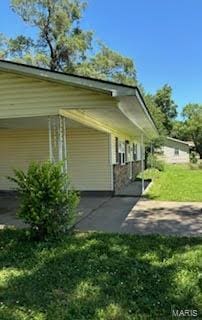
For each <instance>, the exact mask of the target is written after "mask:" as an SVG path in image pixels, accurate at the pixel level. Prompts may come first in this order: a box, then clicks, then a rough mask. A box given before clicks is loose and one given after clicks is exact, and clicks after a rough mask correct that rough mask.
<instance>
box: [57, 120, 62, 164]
mask: <svg viewBox="0 0 202 320" xmlns="http://www.w3.org/2000/svg"><path fill="white" fill-rule="evenodd" d="M58 158H59V161H62V160H63V122H62V117H61V116H59V119H58Z"/></svg>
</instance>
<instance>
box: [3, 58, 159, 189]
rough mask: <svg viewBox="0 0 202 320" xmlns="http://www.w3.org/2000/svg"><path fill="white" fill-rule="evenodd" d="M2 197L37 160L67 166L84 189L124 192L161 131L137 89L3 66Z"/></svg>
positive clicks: (140, 167)
mask: <svg viewBox="0 0 202 320" xmlns="http://www.w3.org/2000/svg"><path fill="white" fill-rule="evenodd" d="M0 97H1V98H0V154H1V157H0V190H12V189H13V188H14V185H12V183H11V182H10V181H8V180H7V178H6V176H9V175H12V174H13V171H12V169H13V168H21V169H26V168H27V166H28V164H29V163H30V162H32V161H36V160H37V161H44V160H47V159H50V160H51V161H57V160H63V161H64V163H65V165H64V170H66V171H67V172H68V174H69V176H70V178H71V181H72V184H73V186H74V188H75V189H76V190H80V191H82V192H84V193H85V192H104V193H118V192H119V191H120V190H121V188H123V187H124V185H126V184H127V183H129V181H130V180H131V179H133V178H134V177H135V176H136V175H137V173H138V172H140V170H141V169H142V170H143V168H144V141H145V140H146V139H147V138H148V137H149V138H150V137H157V136H158V131H157V129H156V127H155V124H154V122H153V120H152V117H151V115H150V113H149V111H148V109H147V107H146V105H145V102H144V100H143V98H142V96H141V94H140V91H139V90H138V88H137V87H131V86H126V85H120V84H115V83H111V82H107V81H101V80H96V79H91V78H86V77H80V76H76V75H71V74H64V73H60V72H53V71H49V70H46V69H42V68H38V67H33V66H27V65H23V64H18V63H13V62H8V61H2V60H0Z"/></svg>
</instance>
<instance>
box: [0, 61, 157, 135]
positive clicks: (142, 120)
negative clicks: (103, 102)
mask: <svg viewBox="0 0 202 320" xmlns="http://www.w3.org/2000/svg"><path fill="white" fill-rule="evenodd" d="M0 71H5V72H7V73H10V74H13V73H14V74H17V75H20V76H25V77H30V78H35V79H40V80H44V81H49V82H53V83H58V84H62V85H68V86H73V87H79V88H83V89H88V90H93V91H96V92H100V93H104V94H107V95H109V96H111V97H113V98H114V99H115V100H116V101H117V102H118V104H117V105H118V109H119V112H120V113H121V114H122V115H123V116H124V117H125V118H126V119H128V123H129V122H130V123H131V124H133V125H134V126H135V127H136V128H137V129H138V134H139V132H141V133H143V134H144V135H145V136H147V137H148V138H150V137H156V136H158V130H157V128H156V126H155V123H154V121H153V119H152V116H151V114H150V113H149V111H148V109H147V106H146V104H145V102H144V99H143V97H142V95H141V93H140V91H139V89H138V88H137V87H132V86H127V85H122V84H116V83H113V82H108V81H102V80H97V79H92V78H87V77H81V76H77V75H72V74H66V73H61V72H55V71H54V72H53V71H50V70H47V69H43V68H38V67H34V66H27V65H24V64H19V63H15V62H10V61H2V60H0ZM84 109H86V108H84ZM82 112H83V110H82ZM85 112H88V110H85ZM90 112H91V115H90V116H92V119H93V117H94V116H95V119H96V114H97V110H95V112H94V114H93V108H91V110H90ZM100 112H102V108H100ZM104 112H105V115H106V119H105V120H106V121H107V122H110V121H108V120H109V119H108V117H109V116H110V113H109V114H108V115H107V112H106V110H105V111H104ZM104 112H103V113H104ZM109 112H110V110H109ZM113 112H115V111H113ZM113 121H114V119H113V118H112V119H111V125H112V126H113Z"/></svg>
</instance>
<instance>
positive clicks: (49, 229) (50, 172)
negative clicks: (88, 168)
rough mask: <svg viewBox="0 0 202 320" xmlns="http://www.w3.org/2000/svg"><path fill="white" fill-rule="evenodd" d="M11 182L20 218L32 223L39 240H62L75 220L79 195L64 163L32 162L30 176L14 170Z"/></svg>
mask: <svg viewBox="0 0 202 320" xmlns="http://www.w3.org/2000/svg"><path fill="white" fill-rule="evenodd" d="M14 173H15V176H14V177H9V179H10V180H11V181H13V182H15V183H16V184H17V191H18V192H19V195H20V209H19V213H18V215H19V217H20V218H22V219H23V220H24V221H25V222H26V223H29V224H30V226H31V230H32V232H33V234H35V236H36V237H37V238H40V239H44V238H46V237H59V236H61V235H62V233H64V232H66V231H67V230H68V228H69V227H70V226H71V224H72V222H73V221H74V218H75V209H76V206H77V204H78V196H77V194H76V193H75V192H74V191H72V190H70V183H69V179H68V176H67V175H66V174H64V173H62V164H61V163H59V164H58V163H57V164H52V163H50V162H45V163H32V164H31V165H30V166H29V168H28V171H27V173H24V172H23V171H22V170H14Z"/></svg>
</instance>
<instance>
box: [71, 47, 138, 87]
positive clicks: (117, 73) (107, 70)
mask: <svg viewBox="0 0 202 320" xmlns="http://www.w3.org/2000/svg"><path fill="white" fill-rule="evenodd" d="M75 71H76V73H77V74H80V75H84V76H89V77H94V78H97V79H102V80H110V81H114V82H118V83H124V84H127V85H135V84H137V81H136V71H135V66H134V62H133V61H132V60H131V59H129V58H127V57H124V56H122V55H120V54H119V53H117V52H115V51H113V50H111V49H110V48H108V47H106V46H105V45H103V44H101V45H100V49H99V51H98V52H97V54H95V55H94V56H91V57H89V58H88V59H86V61H84V62H83V63H82V64H78V65H77V66H76V68H75Z"/></svg>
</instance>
